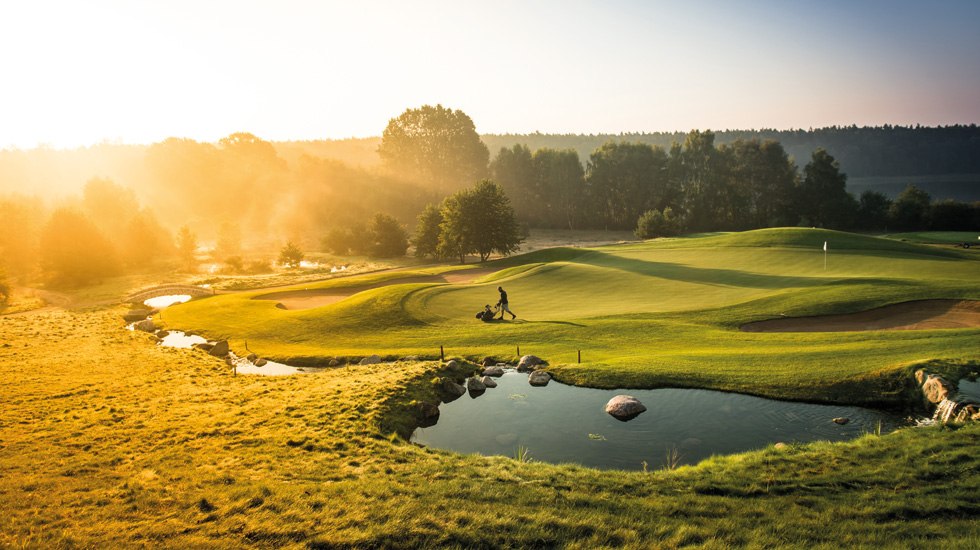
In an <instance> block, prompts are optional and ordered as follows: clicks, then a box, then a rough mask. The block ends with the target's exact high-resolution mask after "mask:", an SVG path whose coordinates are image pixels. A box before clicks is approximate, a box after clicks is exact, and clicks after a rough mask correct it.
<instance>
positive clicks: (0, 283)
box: [0, 267, 10, 307]
mask: <svg viewBox="0 0 980 550" xmlns="http://www.w3.org/2000/svg"><path fill="white" fill-rule="evenodd" d="M8 301H10V283H8V282H7V272H6V271H5V270H4V269H3V267H0V307H3V306H5V305H7V302H8Z"/></svg>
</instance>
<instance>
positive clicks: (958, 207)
mask: <svg viewBox="0 0 980 550" xmlns="http://www.w3.org/2000/svg"><path fill="white" fill-rule="evenodd" d="M928 218H929V220H930V224H929V226H930V227H931V228H932V230H933V231H972V230H975V229H977V227H980V202H975V203H973V204H972V205H971V204H967V203H965V202H960V201H954V200H944V201H939V202H934V203H932V208H931V209H930V211H929V216H928Z"/></svg>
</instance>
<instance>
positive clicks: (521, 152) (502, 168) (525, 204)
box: [490, 144, 538, 222]
mask: <svg viewBox="0 0 980 550" xmlns="http://www.w3.org/2000/svg"><path fill="white" fill-rule="evenodd" d="M535 176H536V174H535V168H534V164H533V161H532V157H531V150H530V149H529V148H528V147H527V145H520V144H518V145H514V146H513V147H512V148H510V149H507V148H506V147H502V148H501V149H500V151H499V152H498V153H497V156H496V158H494V159H493V162H491V163H490V177H491V178H492V179H493V181H495V182H497V183H499V184H500V187H501V189H503V190H504V193H506V194H507V196H508V197H510V198H511V201H512V203H513V204H514V213H515V214H516V215H517V219H519V220H521V221H525V222H536V221H537V219H536V214H537V210H536V208H535V205H536V204H537V202H538V197H537V195H536V194H535V189H534V187H535Z"/></svg>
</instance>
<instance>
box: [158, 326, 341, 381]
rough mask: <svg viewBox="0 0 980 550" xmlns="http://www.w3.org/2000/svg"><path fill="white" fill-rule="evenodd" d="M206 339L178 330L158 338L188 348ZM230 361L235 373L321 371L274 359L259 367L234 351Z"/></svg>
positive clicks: (270, 374)
mask: <svg viewBox="0 0 980 550" xmlns="http://www.w3.org/2000/svg"><path fill="white" fill-rule="evenodd" d="M206 342H207V339H206V338H204V337H202V336H198V335H196V334H186V333H184V332H181V331H179V330H171V331H168V332H167V335H166V336H164V337H163V338H162V339H161V340H160V345H161V346H164V347H168V348H184V349H190V348H192V347H194V344H204V343H206ZM228 356H229V357H230V358H231V361H232V363H234V365H235V369H236V371H235V372H236V373H237V374H258V375H261V376H286V375H290V374H314V373H318V372H323V371H324V369H322V368H314V367H291V366H289V365H285V364H283V363H276V362H275V361H266V363H265V364H263V365H262V366H261V367H260V366H258V365H256V364H255V363H253V362H251V361H249V360H248V359H247V358H245V357H238V356H236V355H235V354H234V353H229V354H228Z"/></svg>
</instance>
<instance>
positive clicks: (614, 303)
mask: <svg viewBox="0 0 980 550" xmlns="http://www.w3.org/2000/svg"><path fill="white" fill-rule="evenodd" d="M824 242H827V243H828V253H827V267H826V269H824V252H823V243H824ZM490 265H492V266H496V267H500V268H501V269H500V271H499V272H497V273H493V274H490V275H487V276H485V277H484V278H483V279H479V280H477V281H476V282H474V283H472V284H459V285H448V284H440V283H413V284H392V285H390V286H385V287H382V288H375V289H371V290H366V291H364V292H360V293H357V294H355V295H353V296H351V297H349V298H347V299H345V300H343V301H341V302H339V303H336V304H333V305H328V306H323V307H319V308H314V309H308V310H298V311H286V310H282V309H277V308H276V307H275V302H274V301H268V300H255V299H253V298H254V297H255V296H258V295H261V294H262V293H261V292H253V293H248V294H236V295H225V296H217V297H213V298H207V299H203V300H199V301H194V302H190V303H188V304H185V305H181V306H177V307H174V308H171V309H168V310H167V311H166V313H165V314H164V319H163V321H164V322H165V323H166V324H167V325H168V327H172V328H178V329H185V330H193V331H197V332H200V333H203V334H205V335H208V336H210V337H213V338H230V339H231V341H232V347H233V349H238V350H243V349H244V343H245V341H246V340H247V341H248V346H249V349H250V350H252V351H256V352H257V353H259V354H261V355H264V356H268V357H272V358H276V359H279V360H283V361H286V362H289V361H293V362H298V363H307V364H308V363H316V362H318V361H320V362H322V361H325V360H326V358H330V357H343V358H356V357H360V356H365V355H369V354H372V353H378V354H381V355H383V356H390V357H399V356H405V355H419V356H422V357H428V358H434V357H437V356H438V353H439V348H440V346H443V347H444V348H445V349H446V350H447V351H448V353H450V354H455V355H461V356H467V357H474V358H479V357H484V356H494V357H498V358H513V357H514V356H516V354H517V346H520V349H521V353H522V354H524V353H533V354H536V355H539V356H541V357H543V358H544V359H546V360H548V361H549V362H550V363H551V367H550V368H551V370H552V371H553V372H554V374H555V375H556V376H557V377H558V378H559V379H560V380H562V381H567V382H573V383H577V384H584V385H591V386H599V387H656V386H663V385H671V386H694V387H706V388H715V389H724V390H734V391H741V392H748V393H754V394H760V395H766V396H774V397H783V398H791V399H805V400H813V401H829V402H840V403H866V404H889V405H898V404H900V403H902V402H904V401H905V400H906V399H907V395H906V394H905V392H907V391H908V387H907V385H906V382H907V380H908V376H907V374H908V373H907V370H908V365H910V364H913V363H917V362H921V361H925V360H930V359H942V360H950V361H956V362H961V363H964V362H965V363H969V362H970V361H976V360H977V359H978V357H977V352H976V342H977V341H978V339H980V329H958V330H923V331H876V332H864V333H857V332H853V333H780V334H761V333H746V332H741V331H740V330H739V328H738V327H739V326H740V325H742V324H744V323H747V322H750V321H755V320H761V319H768V318H776V317H780V316H782V315H786V316H802V315H816V314H828V313H845V312H856V311H862V310H865V309H869V308H873V307H877V306H882V305H886V304H892V303H898V302H904V301H908V300H916V299H929V298H958V299H980V285H978V284H977V281H978V280H980V261H978V260H977V259H976V257H975V256H973V255H970V254H968V253H962V252H958V251H955V250H947V249H937V248H934V247H926V246H920V245H914V244H909V243H904V242H899V241H894V240H888V239H880V238H875V237H868V236H862V235H854V234H848V233H841V232H835V231H826V230H816V229H798V228H786V229H768V230H760V231H752V232H746V233H734V234H714V235H707V236H704V237H698V238H679V239H663V240H655V241H648V242H643V243H632V244H624V245H617V246H607V247H600V248H594V249H568V248H566V249H551V250H544V251H540V252H534V253H531V254H527V255H525V256H521V257H517V258H509V259H506V260H502V261H500V262H497V263H496V264H490ZM441 269H459V267H451V268H449V267H443V268H440V267H435V268H431V269H429V270H425V271H423V270H415V271H403V272H395V273H391V272H389V273H379V274H373V275H370V276H366V277H358V278H346V279H336V280H332V281H327V282H324V283H322V284H320V285H305V286H304V287H303V288H316V287H320V288H336V287H339V286H341V285H342V286H344V287H347V288H355V289H356V286H357V285H361V286H366V285H369V284H373V283H376V282H378V281H379V280H382V279H387V280H390V281H392V282H394V283H397V281H396V279H397V278H400V277H411V276H417V275H422V274H431V273H434V272H436V271H438V270H441ZM463 269H465V266H464V267H463ZM498 285H502V286H504V287H505V288H506V290H507V291H508V293H509V295H510V298H511V308H512V309H513V310H514V311H515V312H516V313H517V314H518V315H519V318H518V319H517V320H516V321H514V322H511V321H507V322H501V323H493V324H489V325H488V324H484V323H481V322H479V321H477V320H476V319H474V318H473V316H474V314H475V313H476V311H478V310H479V309H480V308H482V306H483V305H484V304H486V303H490V304H493V303H494V302H495V301H496V299H497V293H496V287H497V286H498ZM578 350H581V351H582V360H583V362H582V364H577V363H576V360H577V352H578Z"/></svg>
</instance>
